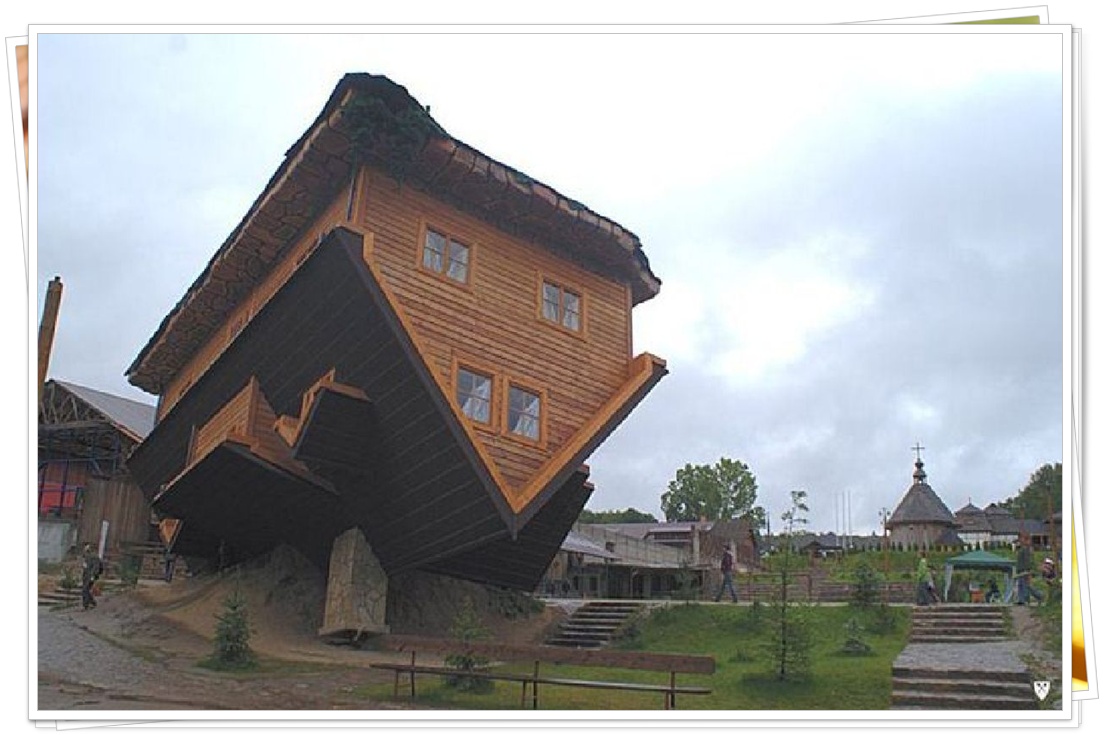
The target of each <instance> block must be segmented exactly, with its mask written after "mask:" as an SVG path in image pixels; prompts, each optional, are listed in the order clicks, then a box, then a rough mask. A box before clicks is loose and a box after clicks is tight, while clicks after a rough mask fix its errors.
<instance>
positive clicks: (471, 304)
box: [354, 171, 632, 490]
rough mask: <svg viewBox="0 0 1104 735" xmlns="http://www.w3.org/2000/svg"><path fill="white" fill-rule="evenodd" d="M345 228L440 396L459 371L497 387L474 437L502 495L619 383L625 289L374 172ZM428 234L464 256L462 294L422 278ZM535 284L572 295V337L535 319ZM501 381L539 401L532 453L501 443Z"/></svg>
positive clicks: (628, 326) (628, 346) (526, 445)
mask: <svg viewBox="0 0 1104 735" xmlns="http://www.w3.org/2000/svg"><path fill="white" fill-rule="evenodd" d="M354 224H355V225H357V226H359V227H360V228H362V229H364V230H365V231H367V232H370V233H371V234H372V242H373V252H372V255H371V257H372V258H373V259H374V262H375V264H376V265H377V267H378V268H379V270H380V272H381V274H382V276H383V278H384V279H385V280H386V282H387V285H388V287H389V288H390V290H391V291H392V293H394V294H395V296H396V298H397V299H398V300H399V302H400V304H401V307H402V308H403V310H404V312H405V314H406V316H407V317H408V321H409V322H410V323H411V324H412V325H413V327H414V328H415V329H416V330H417V332H418V334H417V337H418V338H419V343H420V344H421V345H422V346H423V347H424V348H425V349H427V350H428V352H429V353H430V354H428V355H426V356H425V357H426V360H427V362H428V363H429V365H430V367H431V369H432V370H434V371H435V373H436V374H437V376H438V379H439V380H440V382H441V384H442V386H443V387H444V388H445V390H446V391H447V392H449V393H452V392H453V391H454V385H455V382H454V381H455V374H454V371H455V369H456V366H457V365H458V364H459V363H463V364H467V365H468V366H470V367H471V368H474V369H477V370H479V371H482V372H485V373H486V372H491V373H493V374H494V375H495V387H494V390H495V399H496V401H495V404H494V419H493V422H492V426H491V427H490V428H488V427H485V426H484V425H481V424H474V423H473V426H474V428H475V433H476V435H477V436H478V437H479V439H480V440H481V441H482V442H483V444H484V446H485V447H486V449H487V452H488V454H489V456H490V457H491V458H492V459H493V461H494V462H495V463H496V464H497V466H498V469H499V473H500V475H501V476H502V477H503V478H504V479H505V480H506V482H507V483H508V484H509V485H510V486H511V488H510V489H513V490H520V489H521V488H523V487H524V486H525V484H526V482H527V481H528V480H529V479H530V478H531V477H533V476H534V475H535V474H536V473H537V471H538V470H539V469H540V467H541V466H542V465H544V464H545V462H546V461H547V460H548V459H549V458H550V457H552V456H554V455H555V454H556V452H557V450H559V449H560V448H561V447H563V446H564V445H565V444H566V443H567V442H568V440H569V439H570V438H571V437H572V436H573V435H574V434H575V433H576V432H577V431H578V430H579V428H580V427H581V426H582V425H583V424H584V423H585V422H586V421H587V420H588V419H590V418H591V417H592V416H594V414H595V413H596V412H597V410H598V409H599V408H600V407H601V406H602V405H603V404H604V403H605V402H606V401H607V400H608V399H609V398H610V397H611V396H612V395H613V394H614V393H615V392H616V391H617V390H618V388H620V387H621V386H622V385H623V384H624V383H625V381H626V379H627V377H628V367H629V363H630V361H631V358H632V354H631V353H632V323H631V300H630V299H631V297H630V293H629V289H628V286H627V285H625V284H622V283H619V282H617V281H613V280H610V279H607V278H604V277H602V276H599V275H597V274H595V273H593V272H591V271H589V270H587V269H585V268H583V267H582V266H580V265H578V264H576V263H574V262H572V261H569V260H566V259H564V258H560V257H557V256H556V255H554V254H553V253H552V252H550V251H549V250H547V249H546V248H543V247H540V246H538V245H536V244H533V243H531V242H527V241H525V240H522V239H520V238H518V237H515V236H512V235H508V234H506V233H504V232H503V231H502V230H499V229H497V228H495V227H493V226H492V225H490V224H488V223H486V222H484V221H482V220H480V219H478V218H476V217H474V216H472V215H470V214H467V213H465V212H463V211H460V210H458V209H456V208H454V207H451V206H449V205H448V204H446V203H443V202H442V201H440V200H438V199H435V198H433V197H431V196H429V195H427V194H425V193H422V192H420V191H417V190H415V189H413V188H411V187H410V186H405V185H400V184H398V183H396V182H395V181H394V180H392V179H390V178H389V177H387V176H385V175H383V174H381V173H378V172H374V171H369V172H368V174H367V176H366V179H365V181H364V185H362V186H361V188H360V198H359V200H358V203H357V218H356V222H355V223H354ZM427 226H428V227H430V228H433V229H435V230H437V231H439V232H441V233H442V234H445V235H447V236H450V237H452V238H454V239H456V240H458V241H459V242H461V243H463V244H464V245H467V246H468V247H469V248H470V251H469V279H468V283H467V284H459V283H457V282H455V281H451V280H449V279H447V278H445V277H443V276H441V275H439V274H436V273H433V272H431V271H428V270H426V269H425V268H423V267H422V266H421V257H422V246H423V242H422V241H423V238H424V232H425V228H426V227H427ZM544 279H548V280H550V281H553V282H555V283H557V284H559V285H562V286H564V287H567V288H570V289H572V290H574V291H577V292H578V293H580V294H582V296H583V325H582V329H581V330H580V331H579V332H578V333H575V332H572V331H570V330H567V329H565V328H563V327H560V326H558V325H556V324H553V323H551V322H549V321H547V320H545V319H543V318H542V317H541V314H540V305H541V290H540V289H541V283H542V281H543V280H544ZM507 380H510V381H514V382H516V383H517V384H518V385H519V386H520V387H523V388H527V389H530V390H532V389H536V390H537V391H542V392H543V395H544V401H543V404H544V407H543V410H544V411H545V412H546V414H545V416H544V417H542V418H543V419H544V427H545V431H546V436H545V437H542V441H541V442H539V443H534V442H531V441H528V440H525V439H518V438H514V437H512V436H510V435H509V433H508V431H507V429H506V427H505V414H504V411H505V408H504V406H503V403H504V402H505V397H506V395H507V389H506V381H507Z"/></svg>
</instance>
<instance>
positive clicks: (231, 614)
mask: <svg viewBox="0 0 1104 735" xmlns="http://www.w3.org/2000/svg"><path fill="white" fill-rule="evenodd" d="M222 607H223V613H222V614H221V615H217V616H216V617H217V618H218V625H216V626H215V653H214V655H213V656H212V657H211V659H210V662H211V663H212V664H213V665H214V666H216V667H218V668H228V669H248V668H252V667H253V666H255V665H256V663H257V660H256V657H255V656H254V654H253V649H251V648H250V647H249V638H250V636H251V635H252V629H251V628H250V625H249V611H248V610H247V609H246V605H245V599H244V598H243V597H242V596H241V593H240V591H238V590H234V591H233V592H232V593H231V594H230V595H229V596H228V597H226V599H224V600H223V601H222Z"/></svg>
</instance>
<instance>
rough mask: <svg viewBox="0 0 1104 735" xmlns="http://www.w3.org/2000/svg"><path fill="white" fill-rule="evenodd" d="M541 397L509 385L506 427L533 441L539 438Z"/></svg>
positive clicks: (513, 432) (511, 431)
mask: <svg viewBox="0 0 1104 735" xmlns="http://www.w3.org/2000/svg"><path fill="white" fill-rule="evenodd" d="M540 412H541V399H540V396H539V395H537V394H536V393H530V392H529V391H527V390H524V389H522V388H518V387H517V386H513V385H511V386H510V400H509V403H508V404H507V407H506V428H507V429H508V430H509V432H510V433H511V434H517V435H518V436H523V437H525V438H527V439H533V440H534V441H539V440H540Z"/></svg>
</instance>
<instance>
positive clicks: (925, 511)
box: [886, 457, 962, 549]
mask: <svg viewBox="0 0 1104 735" xmlns="http://www.w3.org/2000/svg"><path fill="white" fill-rule="evenodd" d="M927 479H928V476H927V473H926V472H924V462H923V461H922V460H921V459H919V457H918V458H917V459H916V469H915V470H914V471H913V473H912V485H911V486H910V487H909V489H908V490H907V491H906V492H905V496H904V497H903V498H902V499H901V502H900V503H898V504H897V508H896V509H895V510H894V511H893V514H892V515H891V516H890V517H889V520H888V521H886V528H887V529H888V530H889V542H890V544H891V545H893V546H895V547H898V548H909V549H915V548H920V549H929V548H933V547H938V546H951V545H961V543H962V540H961V539H959V538H958V537H957V534H955V517H954V514H952V513H951V511H950V510H948V509H947V506H946V505H944V504H943V501H942V500H940V499H939V496H938V495H936V493H935V491H934V490H932V488H931V486H930V485H928V482H927Z"/></svg>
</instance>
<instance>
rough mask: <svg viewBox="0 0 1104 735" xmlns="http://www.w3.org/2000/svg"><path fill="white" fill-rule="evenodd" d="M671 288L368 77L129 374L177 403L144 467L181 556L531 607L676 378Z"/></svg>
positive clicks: (149, 447) (557, 200)
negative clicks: (623, 450) (666, 306)
mask: <svg viewBox="0 0 1104 735" xmlns="http://www.w3.org/2000/svg"><path fill="white" fill-rule="evenodd" d="M659 286H660V282H659V280H658V279H657V278H656V277H655V275H654V274H653V273H652V272H651V269H650V268H649V265H648V261H647V259H646V257H645V255H644V253H643V251H642V248H641V245H640V242H639V239H638V238H637V237H636V236H635V235H634V234H633V233H631V232H629V231H628V230H626V229H625V228H623V227H621V226H620V225H618V224H616V223H615V222H613V221H611V220H609V219H607V218H606V217H603V216H601V215H598V214H596V213H594V212H593V211H591V210H590V209H588V208H587V207H585V206H584V205H582V204H580V203H579V202H576V201H574V200H572V199H569V198H567V197H565V196H563V195H561V194H559V193H558V192H556V191H555V190H553V189H552V188H550V187H549V186H546V185H544V184H542V183H540V182H538V181H535V180H533V179H532V178H530V177H528V176H526V175H525V174H523V173H521V172H519V171H517V170H514V169H513V168H511V167H509V166H506V165H504V164H502V163H499V162H498V161H495V160H493V159H491V158H490V157H488V156H486V155H484V154H483V153H481V152H479V151H478V150H476V149H474V148H472V147H471V146H469V145H467V144H465V143H462V142H461V141H459V140H456V139H455V138H453V137H451V136H450V135H448V134H447V133H446V132H445V131H444V130H443V129H442V128H441V126H440V125H438V124H437V123H436V122H435V121H434V120H433V118H432V117H430V115H429V113H428V111H427V109H426V108H423V107H422V106H421V105H420V104H419V103H418V102H417V101H416V100H415V99H414V98H413V97H411V96H410V95H409V94H408V92H407V91H406V89H405V88H403V87H401V86H399V85H397V84H395V83H394V82H392V81H390V80H389V79H387V78H385V77H382V76H375V75H370V74H349V75H346V76H345V77H344V78H343V79H342V80H341V81H340V83H339V84H338V85H337V87H336V89H335V90H334V91H333V93H332V94H331V96H330V98H329V100H328V101H327V102H326V104H325V106H324V108H323V110H322V112H321V114H320V115H319V116H318V118H317V119H316V120H315V121H314V123H313V124H312V125H311V126H310V128H309V129H308V130H307V131H306V133H304V134H303V136H302V137H301V138H300V139H299V140H298V141H297V142H296V143H295V144H294V145H293V146H292V147H291V149H290V150H289V151H288V152H287V154H286V156H285V159H284V161H283V162H282V164H281V165H280V167H279V169H278V170H277V171H276V173H275V174H274V175H273V177H272V178H271V180H270V181H269V183H268V184H267V186H266V187H265V189H264V191H262V192H261V194H260V196H259V197H258V198H257V199H256V201H255V202H254V204H253V205H252V207H251V208H250V209H249V211H248V212H247V213H246V215H245V217H244V219H243V220H242V221H241V223H240V224H239V225H238V226H237V228H236V229H235V230H234V231H233V232H232V233H231V234H230V236H229V238H228V239H227V240H226V241H225V243H224V244H223V245H222V246H221V247H220V248H219V249H218V251H217V252H216V253H215V255H214V257H213V258H212V259H211V261H210V262H209V264H208V265H207V267H206V269H205V270H204V271H203V273H202V274H200V276H199V277H198V278H197V279H196V281H195V282H194V283H193V284H192V286H191V287H190V288H189V289H188V291H187V293H186V294H185V295H184V296H183V297H182V298H181V300H180V301H179V303H178V304H177V305H176V306H175V307H174V309H173V310H172V312H171V313H170V314H169V315H168V316H166V317H165V319H164V320H163V321H162V323H161V325H160V327H159V328H158V329H157V332H156V333H155V334H154V335H153V337H152V338H151V339H150V340H149V342H148V344H147V345H146V346H145V347H144V348H143V349H142V351H141V353H140V354H139V355H138V356H137V358H136V359H135V360H134V362H133V364H132V365H131V366H130V368H129V369H128V371H127V375H128V378H129V380H130V381H131V382H132V383H133V384H134V385H136V386H138V387H140V388H142V389H144V390H146V391H149V392H150V393H153V394H156V395H158V396H159V397H160V402H159V404H158V410H157V418H158V421H157V425H156V427H155V428H154V429H153V431H152V432H151V433H150V435H149V436H148V437H147V439H146V440H145V441H144V442H143V443H142V444H141V445H140V446H139V447H138V448H137V449H136V450H135V452H134V453H133V455H132V456H131V458H130V466H131V469H132V471H133V473H134V474H135V476H136V477H137V478H138V479H139V481H140V483H141V485H142V487H143V488H144V490H145V492H147V493H148V494H149V496H150V498H151V501H152V503H153V505H154V507H155V508H156V509H157V511H158V512H159V513H160V514H161V515H162V516H163V517H170V518H173V519H177V520H178V521H179V524H177V527H178V528H179V532H178V534H177V536H176V539H175V541H174V544H175V549H176V550H177V551H178V552H179V553H181V554H185V555H192V556H206V557H212V556H214V555H216V554H218V553H220V551H221V553H223V554H231V555H233V556H235V557H238V558H241V557H247V556H250V555H254V554H259V553H262V552H264V551H265V550H267V549H269V548H272V547H273V546H274V545H276V544H278V543H288V544H291V545H293V546H295V547H296V548H298V549H299V550H300V551H302V552H303V553H304V554H305V555H307V556H308V557H309V558H311V559H314V560H315V561H316V562H317V563H318V564H319V565H320V566H323V568H325V565H328V566H329V570H330V581H331V587H333V586H334V584H335V582H336V581H337V580H339V579H343V578H344V579H349V578H350V575H352V576H354V577H355V576H356V574H358V572H357V571H356V570H355V569H351V568H350V567H353V566H356V565H357V564H362V563H363V564H366V565H368V566H372V567H375V568H377V569H378V571H379V572H380V574H381V575H382V577H383V578H384V579H386V578H387V577H390V576H391V575H393V574H395V573H397V572H403V571H407V570H415V569H416V570H425V571H429V572H433V573H438V574H444V575H448V576H453V577H459V578H462V579H468V580H473V581H477V582H483V583H489V584H493V585H498V586H503V587H508V588H515V589H527V590H531V589H533V588H534V587H535V586H536V585H537V583H538V582H539V580H540V579H541V576H542V574H543V572H544V570H545V569H546V568H547V566H548V564H549V562H550V561H551V560H552V558H553V557H554V555H555V554H556V552H557V550H558V549H559V547H560V543H561V541H562V540H563V539H564V537H565V536H566V535H567V532H568V530H569V529H570V527H571V525H572V523H573V522H574V521H575V520H576V518H577V516H578V514H579V512H580V510H581V509H582V507H583V505H584V503H585V502H586V500H587V498H588V496H589V495H590V493H591V492H592V490H593V487H592V485H591V484H590V483H589V481H588V470H587V467H586V465H585V464H584V462H585V460H586V458H587V457H588V456H589V455H590V454H591V453H592V452H593V451H594V450H595V449H596V448H597V447H598V445H599V444H600V443H601V442H602V441H604V440H605V439H606V437H608V436H609V434H610V433H611V432H612V431H613V430H614V429H615V427H616V426H617V425H618V424H619V423H620V422H621V421H623V420H624V419H625V417H626V416H627V415H628V414H629V412H630V411H632V409H633V408H634V407H635V406H636V405H637V404H638V403H639V402H640V401H641V400H642V399H643V398H644V396H645V395H646V394H647V393H648V392H649V391H650V390H651V389H652V387H653V386H654V385H655V384H656V383H657V382H658V381H659V380H660V379H661V378H662V377H663V376H664V375H665V374H666V368H665V364H664V362H663V360H661V359H660V358H658V357H655V356H653V355H650V354H647V353H644V354H640V355H638V356H635V357H634V356H633V340H632V308H633V306H635V305H636V304H639V303H641V302H643V301H645V300H647V299H650V298H652V297H654V296H655V295H656V294H657V293H658V291H659ZM350 537H351V538H353V539H354V541H352V542H350V543H351V544H352V547H348V546H343V545H342V544H343V543H344V542H343V540H347V539H349V538H350ZM349 548H355V549H359V550H358V551H355V552H354V551H349ZM354 559H356V560H360V561H352V560H354Z"/></svg>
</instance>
